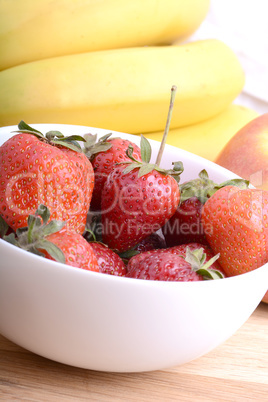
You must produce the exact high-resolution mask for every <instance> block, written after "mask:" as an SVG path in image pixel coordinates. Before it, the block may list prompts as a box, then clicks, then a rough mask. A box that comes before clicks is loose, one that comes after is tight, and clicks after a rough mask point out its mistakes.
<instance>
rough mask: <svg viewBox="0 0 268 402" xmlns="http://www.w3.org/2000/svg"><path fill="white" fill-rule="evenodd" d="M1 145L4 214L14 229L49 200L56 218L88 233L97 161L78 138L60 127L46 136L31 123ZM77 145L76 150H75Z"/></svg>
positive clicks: (0, 201) (0, 198)
mask: <svg viewBox="0 0 268 402" xmlns="http://www.w3.org/2000/svg"><path fill="white" fill-rule="evenodd" d="M19 130H20V132H21V133H20V134H16V135H14V136H13V137H11V138H10V139H9V140H7V141H6V142H5V143H4V144H3V145H2V146H1V147H0V214H1V216H2V217H3V218H4V220H5V221H6V222H7V224H8V225H9V226H10V227H11V228H12V229H13V230H16V229H17V228H20V227H24V226H26V225H27V217H28V215H29V214H34V212H35V210H36V209H37V207H38V205H39V204H41V203H43V204H45V205H47V206H48V208H49V209H50V211H51V219H60V220H64V221H66V222H67V228H70V229H74V230H75V231H77V232H78V233H83V231H84V229H85V224H86V218H87V212H88V209H89V205H90V200H91V196H92V191H93V186H94V174H93V169H92V165H91V163H90V162H89V160H88V159H87V157H86V156H85V155H84V154H83V152H81V148H80V152H79V145H78V143H77V139H79V140H82V138H81V137H79V138H78V137H77V136H71V137H67V138H62V137H63V135H62V134H61V133H59V132H48V133H47V134H46V137H44V136H43V135H42V134H41V133H40V132H38V131H37V130H33V129H31V127H29V126H27V125H26V124H25V123H23V122H21V123H20V124H19ZM70 148H71V149H70Z"/></svg>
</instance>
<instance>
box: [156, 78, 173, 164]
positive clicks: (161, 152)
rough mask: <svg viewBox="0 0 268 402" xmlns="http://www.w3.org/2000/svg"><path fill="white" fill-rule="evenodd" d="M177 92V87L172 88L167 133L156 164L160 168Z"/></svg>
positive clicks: (165, 132)
mask: <svg viewBox="0 0 268 402" xmlns="http://www.w3.org/2000/svg"><path fill="white" fill-rule="evenodd" d="M176 92H177V87H176V85H173V86H172V88H171V95H170V103H169V109H168V116H167V121H166V127H165V131H164V134H163V138H162V141H161V144H160V148H159V151H158V155H157V158H156V162H155V163H156V165H157V166H160V162H161V159H162V155H163V152H164V148H165V145H166V140H167V135H168V132H169V126H170V122H171V116H172V112H173V107H174V100H175V96H176Z"/></svg>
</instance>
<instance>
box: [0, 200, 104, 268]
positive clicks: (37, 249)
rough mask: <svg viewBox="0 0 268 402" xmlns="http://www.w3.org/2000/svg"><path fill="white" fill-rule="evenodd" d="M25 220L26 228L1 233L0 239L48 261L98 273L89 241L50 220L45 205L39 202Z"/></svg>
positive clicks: (60, 223) (57, 222) (58, 222)
mask: <svg viewBox="0 0 268 402" xmlns="http://www.w3.org/2000/svg"><path fill="white" fill-rule="evenodd" d="M27 223H28V226H27V227H24V228H21V229H18V230H17V232H16V235H15V234H14V233H12V234H10V235H8V236H4V240H6V241H8V242H9V243H12V244H14V245H15V246H17V247H20V248H23V249H24V250H27V251H30V252H32V253H34V254H38V255H40V256H43V257H45V258H48V259H50V260H54V261H58V262H61V263H65V264H67V265H71V266H73V267H77V268H82V269H86V270H90V271H95V272H99V266H98V261H97V259H96V256H95V253H94V251H93V249H92V247H91V246H90V244H89V243H88V242H87V241H86V240H85V239H84V237H83V236H82V235H81V234H79V233H77V232H75V231H74V230H67V229H65V227H64V226H65V222H62V221H56V220H50V212H49V210H48V209H47V207H45V206H44V205H40V206H39V207H38V209H37V211H36V213H35V215H29V217H28V222H27Z"/></svg>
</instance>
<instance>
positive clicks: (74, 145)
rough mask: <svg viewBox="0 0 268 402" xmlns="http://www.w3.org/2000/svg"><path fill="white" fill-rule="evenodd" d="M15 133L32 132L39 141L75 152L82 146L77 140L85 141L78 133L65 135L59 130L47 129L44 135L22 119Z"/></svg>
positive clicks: (80, 150) (79, 150) (80, 149)
mask: <svg viewBox="0 0 268 402" xmlns="http://www.w3.org/2000/svg"><path fill="white" fill-rule="evenodd" d="M14 132H15V133H25V134H32V135H34V136H35V137H37V138H38V139H39V140H40V141H44V142H47V143H49V144H51V145H56V146H62V147H65V148H69V149H72V150H73V151H76V152H82V147H81V145H80V144H79V141H82V142H85V141H86V140H85V138H84V137H82V136H80V135H70V136H68V137H65V136H64V135H63V134H62V133H61V132H60V131H57V130H51V131H48V132H47V133H46V134H45V135H44V134H43V133H41V131H39V130H36V129H35V128H33V127H31V126H29V125H28V124H26V123H25V122H24V121H23V120H21V121H20V123H19V124H18V130H16V131H14Z"/></svg>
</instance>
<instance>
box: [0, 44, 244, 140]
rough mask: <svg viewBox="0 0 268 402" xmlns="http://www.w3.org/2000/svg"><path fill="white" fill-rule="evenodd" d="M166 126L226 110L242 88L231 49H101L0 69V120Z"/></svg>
mask: <svg viewBox="0 0 268 402" xmlns="http://www.w3.org/2000/svg"><path fill="white" fill-rule="evenodd" d="M173 85H176V86H177V88H178V90H177V94H176V99H175V106H174V109H173V114H172V121H171V128H175V127H180V126H185V125H189V124H194V123H197V122H200V121H202V120H205V119H208V118H210V117H212V116H215V115H216V114H217V113H220V112H221V111H223V110H224V109H225V108H226V107H227V106H228V105H229V104H230V103H231V102H232V101H233V100H234V98H236V96H237V95H238V94H239V93H240V91H241V90H242V88H243V85H244V72H243V70H242V68H241V65H240V63H239V61H238V59H237V57H236V56H235V54H234V53H233V51H232V50H231V49H230V48H229V47H228V46H226V45H225V44H224V43H223V42H221V41H218V40H205V41H197V42H193V43H190V44H186V45H183V46H159V47H141V48H126V49H115V50H106V51H99V52H90V53H81V54H79V55H70V56H62V57H56V58H51V59H45V60H39V61H36V62H32V63H27V64H23V65H20V66H16V67H12V68H10V69H7V70H4V71H1V72H0V125H2V126H3V125H10V124H17V123H18V122H19V121H20V120H21V119H23V120H25V121H26V122H28V123H66V124H79V125H88V126H93V127H100V128H105V129H111V130H117V131H123V132H128V133H138V134H140V133H146V132H153V131H160V130H163V129H164V127H165V122H166V117H167V112H168V105H169V98H170V89H171V87H172V86H173Z"/></svg>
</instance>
